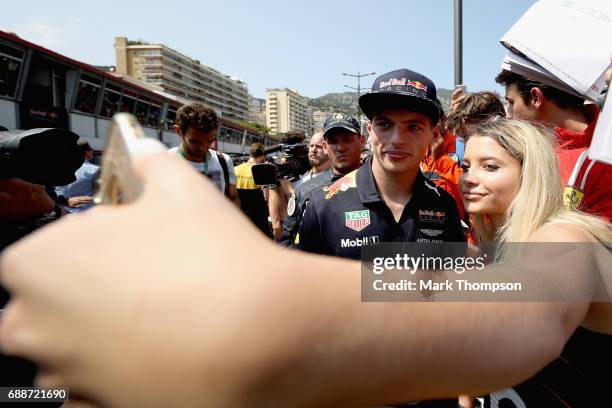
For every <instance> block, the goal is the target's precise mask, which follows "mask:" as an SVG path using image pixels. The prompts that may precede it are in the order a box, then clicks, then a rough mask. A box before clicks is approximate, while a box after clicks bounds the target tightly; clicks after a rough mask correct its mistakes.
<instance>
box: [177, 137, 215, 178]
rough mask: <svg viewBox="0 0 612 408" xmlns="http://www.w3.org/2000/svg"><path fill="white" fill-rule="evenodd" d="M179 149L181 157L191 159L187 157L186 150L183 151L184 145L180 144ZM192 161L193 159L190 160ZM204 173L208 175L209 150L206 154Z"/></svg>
mask: <svg viewBox="0 0 612 408" xmlns="http://www.w3.org/2000/svg"><path fill="white" fill-rule="evenodd" d="M178 151H179V153H180V155H181V157H182V158H183V159H185V160H189V159H188V158H187V156H186V155H185V152H184V151H183V145H182V144H181V145H179V148H178ZM189 161H191V160H189ZM202 174H203V175H205V176H206V177H208V152H207V153H206V155H205V156H204V171H202Z"/></svg>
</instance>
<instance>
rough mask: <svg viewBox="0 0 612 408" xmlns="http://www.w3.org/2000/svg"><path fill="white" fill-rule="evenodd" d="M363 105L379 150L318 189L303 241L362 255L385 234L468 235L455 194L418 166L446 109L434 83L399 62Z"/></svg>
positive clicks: (387, 237) (425, 238)
mask: <svg viewBox="0 0 612 408" xmlns="http://www.w3.org/2000/svg"><path fill="white" fill-rule="evenodd" d="M359 105H360V107H361V109H362V110H363V112H364V113H365V115H366V116H367V117H368V119H369V120H370V122H369V124H368V132H369V134H370V140H371V144H372V158H370V159H368V160H367V161H366V162H365V163H364V164H363V165H362V166H361V167H360V168H359V169H358V170H355V171H353V172H351V173H349V174H348V175H346V176H345V177H343V178H341V179H340V180H338V181H336V182H335V183H334V184H332V185H331V186H330V187H328V188H325V189H323V191H320V192H317V194H313V195H312V198H311V200H310V203H309V205H308V206H307V207H306V211H305V214H304V218H303V221H302V225H301V227H300V233H299V236H300V240H299V247H300V248H301V249H304V250H306V251H309V252H314V253H319V254H326V255H335V256H339V257H343V258H352V259H360V258H361V248H362V247H364V246H366V245H376V244H378V243H381V242H397V241H403V242H422V243H428V242H431V243H439V242H464V241H465V237H464V235H463V233H462V231H461V223H460V218H459V214H458V211H457V206H456V204H455V201H454V200H453V198H452V197H451V196H450V195H449V194H448V193H447V192H446V191H444V190H443V189H442V188H439V187H437V186H436V185H435V184H434V183H432V182H430V181H429V180H427V179H426V178H425V177H424V176H423V174H422V173H421V171H420V169H419V164H420V162H421V161H422V160H423V158H424V157H425V154H426V153H427V149H428V147H429V146H430V144H431V142H432V140H433V136H434V131H435V129H436V127H437V126H438V122H439V119H440V115H441V107H440V105H439V102H438V101H437V95H436V86H435V84H434V83H433V82H432V81H431V80H430V79H429V78H427V77H425V76H423V75H421V74H418V73H416V72H413V71H410V70H408V69H399V70H396V71H392V72H389V73H386V74H384V75H381V76H380V77H378V78H377V79H376V80H375V81H374V84H373V86H372V91H371V92H369V93H366V94H364V95H362V96H361V97H360V98H359ZM431 214H434V215H431Z"/></svg>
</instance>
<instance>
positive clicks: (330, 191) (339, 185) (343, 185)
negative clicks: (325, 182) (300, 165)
mask: <svg viewBox="0 0 612 408" xmlns="http://www.w3.org/2000/svg"><path fill="white" fill-rule="evenodd" d="M355 174H357V170H353V171H352V172H350V173H349V174H347V175H346V176H344V177H342V178H341V179H340V180H338V181H336V182H335V183H334V184H332V185H331V186H329V187H323V191H325V199H326V200H329V199H330V198H332V197H333V196H335V195H336V194H337V193H338V191H346V190H348V189H349V188H355V187H357V182H356V181H355Z"/></svg>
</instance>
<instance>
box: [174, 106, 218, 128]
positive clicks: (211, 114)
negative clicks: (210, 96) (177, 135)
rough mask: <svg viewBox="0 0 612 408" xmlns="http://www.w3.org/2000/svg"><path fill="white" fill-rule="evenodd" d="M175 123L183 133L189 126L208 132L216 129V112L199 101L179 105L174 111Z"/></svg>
mask: <svg viewBox="0 0 612 408" xmlns="http://www.w3.org/2000/svg"><path fill="white" fill-rule="evenodd" d="M176 125H177V126H178V127H179V128H180V129H181V132H183V133H185V132H187V129H189V128H190V127H191V128H194V129H196V130H199V131H200V132H204V133H208V132H210V131H213V130H216V129H217V127H218V126H219V122H218V121H217V114H216V113H215V111H214V110H213V109H212V108H211V107H209V106H206V105H204V104H203V103H200V102H192V103H188V104H187V105H183V106H181V107H180V108H179V110H178V111H177V112H176Z"/></svg>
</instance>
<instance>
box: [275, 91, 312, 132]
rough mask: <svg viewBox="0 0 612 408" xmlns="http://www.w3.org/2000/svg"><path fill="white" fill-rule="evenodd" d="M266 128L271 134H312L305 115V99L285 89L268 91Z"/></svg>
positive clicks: (295, 92) (308, 119)
mask: <svg viewBox="0 0 612 408" xmlns="http://www.w3.org/2000/svg"><path fill="white" fill-rule="evenodd" d="M266 127H268V128H269V129H270V130H271V131H272V132H273V133H286V132H288V131H291V130H301V131H303V132H304V133H305V134H306V136H309V135H310V134H311V133H312V129H311V124H310V118H309V117H308V113H307V104H306V98H305V97H303V96H301V95H300V94H299V93H298V92H297V91H294V90H291V89H287V88H274V89H268V90H267V92H266Z"/></svg>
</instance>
